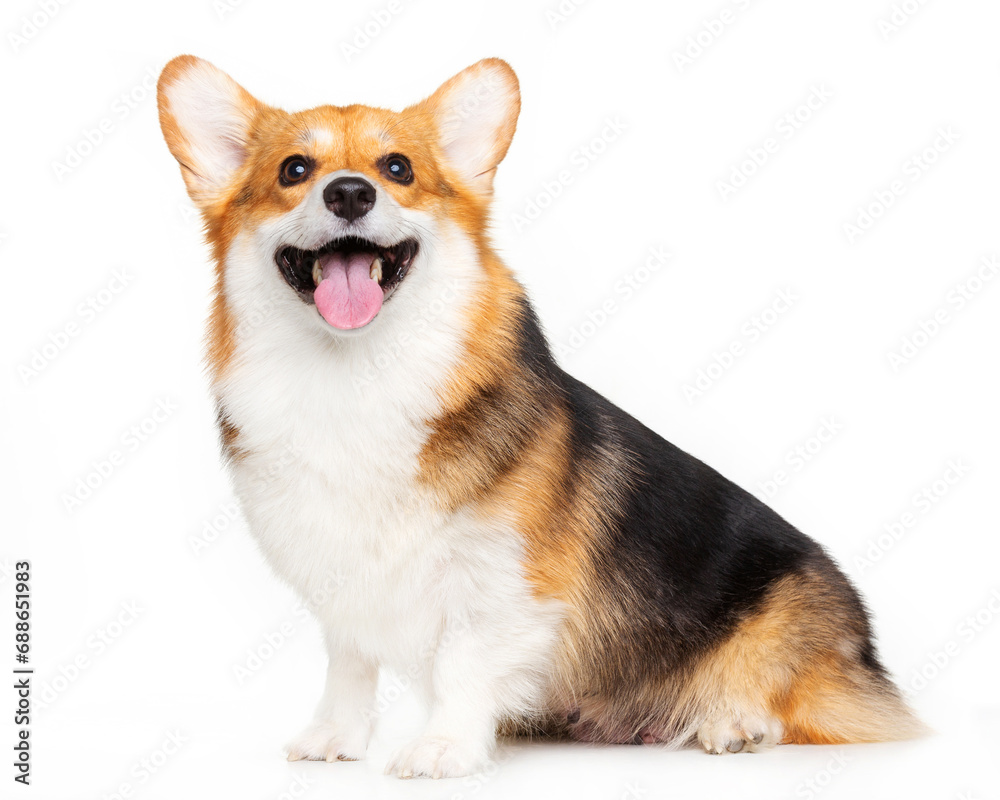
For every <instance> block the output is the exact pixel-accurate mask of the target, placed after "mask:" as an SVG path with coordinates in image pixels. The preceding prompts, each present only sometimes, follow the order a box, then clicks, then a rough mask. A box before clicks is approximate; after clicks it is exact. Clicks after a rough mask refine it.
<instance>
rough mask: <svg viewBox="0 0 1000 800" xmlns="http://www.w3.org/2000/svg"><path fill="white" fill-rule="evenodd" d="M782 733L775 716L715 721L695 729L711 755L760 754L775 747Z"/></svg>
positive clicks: (703, 745) (699, 739) (702, 744)
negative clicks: (770, 717) (771, 717)
mask: <svg viewBox="0 0 1000 800" xmlns="http://www.w3.org/2000/svg"><path fill="white" fill-rule="evenodd" d="M781 735H782V728H781V723H780V722H778V720H776V719H763V718H760V719H756V718H754V719H751V718H747V719H743V720H739V721H736V720H716V721H710V722H706V723H705V724H704V725H702V726H701V727H700V728H699V729H698V741H699V742H701V746H702V747H704V748H705V750H706V751H708V752H709V753H712V754H713V755H721V754H725V753H759V752H760V751H762V750H767V749H768V748H771V747H774V745H776V744H777V743H778V742H779V741H780V740H781Z"/></svg>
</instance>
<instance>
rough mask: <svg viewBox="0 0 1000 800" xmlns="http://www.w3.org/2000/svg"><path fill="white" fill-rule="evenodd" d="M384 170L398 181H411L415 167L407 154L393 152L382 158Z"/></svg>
mask: <svg viewBox="0 0 1000 800" xmlns="http://www.w3.org/2000/svg"><path fill="white" fill-rule="evenodd" d="M381 166H382V172H383V173H385V175H386V176H387V177H389V178H392V179H393V180H394V181H396V183H410V182H411V181H412V180H413V167H411V166H410V162H409V161H408V160H407V158H406V156H401V155H399V153H393V154H392V155H391V156H386V157H385V158H383V159H382V165H381Z"/></svg>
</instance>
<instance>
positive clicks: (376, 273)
mask: <svg viewBox="0 0 1000 800" xmlns="http://www.w3.org/2000/svg"><path fill="white" fill-rule="evenodd" d="M368 276H369V277H370V278H371V279H372V280H373V281H379V282H381V280H382V259H381V258H379V257H378V256H375V260H374V261H372V266H371V270H369V272H368Z"/></svg>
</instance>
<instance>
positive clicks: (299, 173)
mask: <svg viewBox="0 0 1000 800" xmlns="http://www.w3.org/2000/svg"><path fill="white" fill-rule="evenodd" d="M310 172H312V165H311V164H310V163H309V161H308V160H307V159H306V158H305V157H304V156H292V157H291V158H286V159H285V160H284V162H283V163H282V165H281V171H280V173H279V176H278V180H280V181H281V183H282V185H284V186H291V185H292V184H293V183H298V182H299V181H301V180H305V179H306V178H308V177H309V173H310Z"/></svg>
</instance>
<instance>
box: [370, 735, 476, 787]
mask: <svg viewBox="0 0 1000 800" xmlns="http://www.w3.org/2000/svg"><path fill="white" fill-rule="evenodd" d="M488 760H489V759H488V757H487V755H486V753H485V752H484V751H483V750H482V749H481V748H474V747H471V746H469V745H468V744H465V743H460V742H456V741H454V740H452V739H434V738H421V739H417V740H415V741H413V742H410V743H409V744H408V745H406V747H403V748H400V749H399V750H397V751H396V753H395V754H394V755H393V757H392V758H390V759H389V763H388V764H386V766H385V774H386V775H395V776H397V777H399V778H459V777H461V776H463V775H471V774H472V773H473V772H477V771H479V770H480V769H482V768H483V767H484V766H485V765H486V764H487V762H488Z"/></svg>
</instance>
